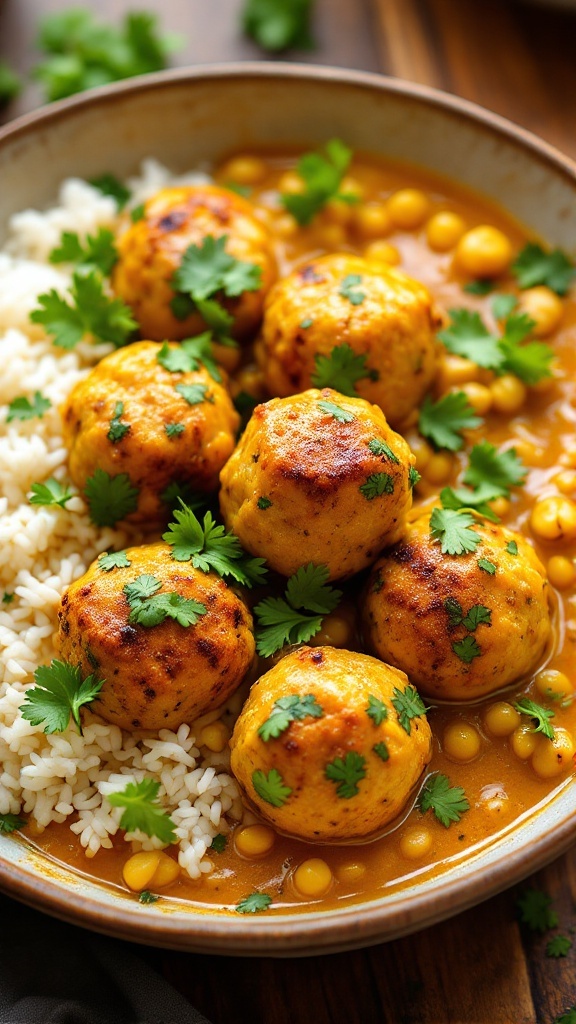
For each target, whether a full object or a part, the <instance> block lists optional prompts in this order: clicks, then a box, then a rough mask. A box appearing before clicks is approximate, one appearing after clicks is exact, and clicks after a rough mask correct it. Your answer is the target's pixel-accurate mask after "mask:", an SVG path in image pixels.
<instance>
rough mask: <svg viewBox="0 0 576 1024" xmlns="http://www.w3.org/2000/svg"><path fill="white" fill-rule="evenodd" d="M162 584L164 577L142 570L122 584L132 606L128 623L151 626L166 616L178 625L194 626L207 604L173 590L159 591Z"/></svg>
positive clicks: (157, 623) (147, 627)
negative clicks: (160, 578) (158, 577)
mask: <svg viewBox="0 0 576 1024" xmlns="http://www.w3.org/2000/svg"><path fill="white" fill-rule="evenodd" d="M161 587H162V582H161V580H159V579H157V578H156V576H152V575H150V574H148V573H143V574H142V575H141V576H138V577H137V579H135V580H134V581H133V582H132V583H127V584H126V585H125V586H124V587H123V591H124V594H125V597H126V600H127V601H128V604H129V605H130V615H129V617H128V622H131V623H133V624H137V625H139V626H144V627H145V628H146V629H151V628H152V627H153V626H159V625H160V623H162V622H164V621H165V620H166V619H173V620H174V621H175V622H177V623H178V625H179V626H183V627H184V628H187V627H188V626H195V625H196V623H197V622H198V619H199V618H200V617H201V616H202V615H205V614H206V612H207V608H206V605H205V604H202V603H201V602H200V601H195V600H193V599H192V598H185V597H183V596H182V594H177V593H175V592H174V591H170V592H168V593H163V594H159V593H158V591H159V590H160V588H161Z"/></svg>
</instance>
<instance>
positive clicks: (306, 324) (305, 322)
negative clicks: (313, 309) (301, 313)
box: [298, 316, 314, 331]
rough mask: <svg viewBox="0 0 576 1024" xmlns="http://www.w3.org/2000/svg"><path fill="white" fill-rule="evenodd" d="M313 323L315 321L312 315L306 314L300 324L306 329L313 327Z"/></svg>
mask: <svg viewBox="0 0 576 1024" xmlns="http://www.w3.org/2000/svg"><path fill="white" fill-rule="evenodd" d="M313 323H314V321H313V319H312V317H311V316H305V317H304V319H303V320H301V321H300V323H299V324H298V326H299V327H301V328H302V330H303V331H306V330H307V329H308V328H309V327H312V324H313Z"/></svg>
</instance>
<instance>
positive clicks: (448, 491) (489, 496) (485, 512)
mask: <svg viewBox="0 0 576 1024" xmlns="http://www.w3.org/2000/svg"><path fill="white" fill-rule="evenodd" d="M501 494H502V491H501V489H500V488H499V487H496V486H492V485H491V484H489V483H486V484H482V485H481V486H480V487H477V488H475V489H474V490H471V489H470V488H468V487H443V488H442V490H441V491H440V502H441V504H442V508H448V509H453V510H454V511H455V512H458V511H459V510H460V509H474V511H475V512H478V514H479V515H481V516H484V518H485V519H489V520H490V521H491V522H492V523H499V522H500V519H499V516H497V515H496V513H495V512H494V511H493V510H492V508H491V506H490V505H489V504H488V502H490V501H492V500H493V499H494V498H498V497H500V495H501Z"/></svg>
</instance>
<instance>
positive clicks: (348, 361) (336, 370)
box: [311, 344, 378, 398]
mask: <svg viewBox="0 0 576 1024" xmlns="http://www.w3.org/2000/svg"><path fill="white" fill-rule="evenodd" d="M365 379H369V380H377V379H378V374H377V373H376V371H374V370H370V369H369V368H368V367H367V365H366V356H365V355H364V354H363V353H357V352H354V351H353V350H352V349H351V348H350V345H347V344H344V345H335V346H334V348H333V349H332V351H331V352H330V354H329V355H327V356H324V355H320V354H318V355H317V356H316V357H315V359H314V372H313V374H312V378H311V380H312V384H313V385H314V387H315V388H333V389H334V391H339V392H340V394H341V395H347V396H348V397H349V398H356V397H357V390H356V385H357V383H358V381H360V380H365Z"/></svg>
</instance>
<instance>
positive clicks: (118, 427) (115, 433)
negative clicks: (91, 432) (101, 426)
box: [106, 402, 130, 444]
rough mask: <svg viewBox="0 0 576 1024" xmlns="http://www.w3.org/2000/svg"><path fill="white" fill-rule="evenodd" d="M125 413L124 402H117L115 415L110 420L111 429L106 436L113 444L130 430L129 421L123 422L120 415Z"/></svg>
mask: <svg viewBox="0 0 576 1024" xmlns="http://www.w3.org/2000/svg"><path fill="white" fill-rule="evenodd" d="M123 415H124V402H116V405H115V406H114V416H113V417H112V419H111V420H110V429H109V431H108V433H107V434H106V437H107V438H108V440H109V441H111V442H112V444H117V443H118V441H121V440H122V438H123V437H124V436H125V435H126V434H127V433H128V431H129V430H130V424H129V423H121V422H120V417H121V416H123Z"/></svg>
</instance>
